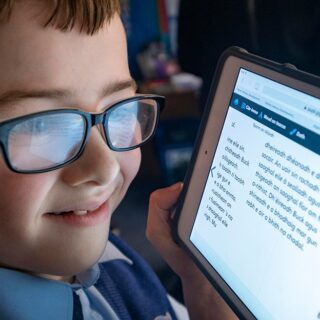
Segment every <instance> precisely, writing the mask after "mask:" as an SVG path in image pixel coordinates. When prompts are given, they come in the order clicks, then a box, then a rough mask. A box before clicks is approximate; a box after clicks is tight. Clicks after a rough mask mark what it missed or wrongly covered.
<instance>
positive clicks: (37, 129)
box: [8, 113, 85, 170]
mask: <svg viewBox="0 0 320 320" xmlns="http://www.w3.org/2000/svg"><path fill="white" fill-rule="evenodd" d="M84 133H85V120H84V118H83V117H82V116H81V115H79V114H76V113H60V114H46V115H41V116H35V117H32V118H28V119H26V120H24V121H22V122H20V123H18V124H17V125H16V126H15V127H13V128H12V130H11V131H10V135H9V140H8V149H9V159H10V162H11V164H12V166H13V167H14V168H16V169H19V170H42V169H47V168H50V167H54V166H57V165H60V164H62V163H64V162H67V161H69V160H70V159H71V158H73V157H74V156H75V155H76V154H77V153H78V152H79V150H80V148H81V145H82V141H83V137H84Z"/></svg>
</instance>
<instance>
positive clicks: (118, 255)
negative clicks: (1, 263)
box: [0, 241, 132, 320]
mask: <svg viewBox="0 0 320 320" xmlns="http://www.w3.org/2000/svg"><path fill="white" fill-rule="evenodd" d="M113 260H123V261H125V262H127V263H129V264H132V261H131V260H130V259H129V258H128V257H126V256H125V255H124V254H123V253H122V252H121V251H120V250H119V249H118V248H117V247H116V246H115V245H114V244H113V243H111V242H110V241H109V242H108V245H107V246H106V250H105V252H104V254H103V255H102V256H101V258H100V260H99V261H98V263H103V262H110V261H113ZM98 263H97V264H95V265H94V266H92V267H91V268H89V269H87V270H85V271H84V272H81V273H79V274H78V275H77V276H76V282H77V283H75V284H69V283H66V282H61V281H55V280H50V279H44V278H41V277H38V276H34V275H31V274H28V273H24V272H21V271H17V270H12V269H5V268H0V283H1V285H0V307H1V308H0V309H1V315H5V314H7V315H10V316H11V315H12V314H13V315H14V316H13V317H11V318H14V319H26V320H29V319H30V320H31V319H46V320H51V319H52V320H56V319H62V320H64V319H72V312H73V297H72V291H73V290H77V289H80V288H89V287H90V286H92V285H94V284H95V283H96V282H97V280H98V279H99V276H100V268H99V265H98ZM10 316H8V318H10Z"/></svg>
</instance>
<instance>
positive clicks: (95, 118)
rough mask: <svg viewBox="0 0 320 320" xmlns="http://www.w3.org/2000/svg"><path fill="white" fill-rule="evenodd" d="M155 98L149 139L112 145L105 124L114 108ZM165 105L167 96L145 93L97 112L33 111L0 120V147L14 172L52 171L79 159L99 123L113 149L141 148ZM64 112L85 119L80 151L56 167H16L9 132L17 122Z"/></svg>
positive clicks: (151, 135) (120, 150) (75, 110)
mask: <svg viewBox="0 0 320 320" xmlns="http://www.w3.org/2000/svg"><path fill="white" fill-rule="evenodd" d="M147 99H149V100H154V101H155V102H156V108H157V112H156V116H155V123H154V129H153V131H152V133H151V134H150V135H149V137H148V138H147V139H145V140H144V141H143V142H141V143H139V144H137V145H134V146H131V147H127V148H116V147H114V146H113V145H112V143H111V141H110V137H109V134H108V130H107V128H106V127H105V126H104V125H103V124H104V123H105V122H106V120H107V118H108V117H109V115H110V114H111V112H112V110H114V109H116V108H118V107H120V106H121V105H123V104H126V103H129V102H134V101H140V100H147ZM164 106H165V97H163V96H160V95H154V94H144V95H137V96H134V97H131V98H127V99H124V100H120V101H118V102H116V103H114V104H112V105H110V106H109V107H108V109H106V110H105V111H103V112H101V113H98V114H95V113H89V112H85V111H82V110H79V109H54V110H48V111H41V112H36V113H32V114H27V115H25V116H21V117H17V118H13V119H9V120H6V121H4V122H0V148H1V151H2V155H3V158H4V160H5V163H6V165H7V166H8V168H9V169H10V170H12V171H13V172H16V173H25V174H33V173H44V172H50V171H53V170H57V169H60V168H63V167H65V166H67V165H69V164H71V163H72V162H74V161H76V160H78V159H79V158H80V157H81V155H82V153H83V151H84V148H85V146H86V144H87V142H88V139H89V136H90V132H91V129H92V127H94V126H95V125H99V124H102V127H103V132H104V135H105V138H106V144H107V146H108V147H109V148H110V149H111V150H113V151H117V152H122V151H130V150H133V149H136V148H140V147H141V146H143V145H144V144H145V143H147V142H148V141H149V140H150V139H151V138H152V137H153V135H154V133H155V130H156V128H157V125H158V122H159V115H160V113H161V111H162V110H163V108H164ZM57 113H59V114H62V113H75V114H78V115H81V116H82V118H83V119H84V120H85V132H84V138H83V140H82V144H81V146H80V148H79V151H78V152H77V154H76V155H75V156H73V157H72V158H71V159H69V160H68V161H66V162H63V163H61V164H59V165H56V166H54V167H50V168H47V169H39V170H20V169H17V168H15V167H14V166H13V165H12V164H11V162H10V160H9V157H8V153H9V152H8V137H9V133H10V131H11V129H12V128H13V127H14V126H15V125H16V124H17V123H20V122H21V121H23V120H26V119H28V118H33V117H35V116H39V115H48V114H57Z"/></svg>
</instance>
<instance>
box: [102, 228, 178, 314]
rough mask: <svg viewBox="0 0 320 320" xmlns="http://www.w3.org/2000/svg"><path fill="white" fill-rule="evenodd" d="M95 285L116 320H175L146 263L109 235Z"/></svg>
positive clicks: (160, 288)
mask: <svg viewBox="0 0 320 320" xmlns="http://www.w3.org/2000/svg"><path fill="white" fill-rule="evenodd" d="M99 268H100V277H99V280H98V281H97V283H96V287H97V289H98V290H99V291H100V293H101V294H102V295H103V296H104V297H107V299H108V302H109V303H110V305H111V307H112V308H113V309H114V310H115V312H116V313H117V315H118V316H119V318H120V319H130V318H133V319H155V318H156V317H158V316H159V315H166V314H170V315H171V317H170V318H168V319H176V316H175V312H174V310H173V308H172V306H171V303H170V301H169V299H168V296H167V293H166V290H165V289H164V288H163V286H162V284H161V282H160V280H159V279H158V277H157V276H156V275H155V273H154V271H153V270H152V269H151V267H150V266H149V265H148V264H147V262H146V261H145V260H144V259H143V258H142V257H141V256H140V255H139V254H138V253H137V252H135V250H133V249H132V248H131V247H130V246H129V245H128V244H127V243H126V242H124V241H123V240H122V239H120V238H119V237H117V236H115V235H114V234H112V233H110V236H109V243H108V244H107V248H106V251H105V253H104V255H103V256H102V257H101V259H100V262H99Z"/></svg>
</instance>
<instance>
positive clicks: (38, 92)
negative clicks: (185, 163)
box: [0, 2, 140, 279]
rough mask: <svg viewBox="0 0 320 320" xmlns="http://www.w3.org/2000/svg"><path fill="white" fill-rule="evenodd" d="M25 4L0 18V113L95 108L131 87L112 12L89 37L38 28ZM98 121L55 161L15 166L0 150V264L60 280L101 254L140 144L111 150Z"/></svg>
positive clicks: (131, 91)
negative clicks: (75, 153)
mask: <svg viewBox="0 0 320 320" xmlns="http://www.w3.org/2000/svg"><path fill="white" fill-rule="evenodd" d="M27 3H29V4H26V2H19V3H18V4H17V5H16V7H15V8H14V11H13V15H12V17H11V19H10V21H9V22H8V23H3V24H1V25H0V42H1V43H2V44H6V45H1V46H0V70H1V73H0V121H3V120H5V119H10V118H13V117H17V116H21V115H24V114H28V113H33V112H38V111H44V110H49V109H57V108H77V109H82V110H84V111H87V112H92V113H99V112H102V111H103V110H104V109H105V108H106V107H107V106H108V105H110V104H111V103H113V102H115V101H117V100H120V99H124V98H128V97H131V96H133V95H134V93H135V87H134V85H133V82H132V80H131V77H130V73H129V70H128V63H127V50H126V42H125V33H124V30H123V27H122V24H121V22H120V19H119V17H115V18H114V19H113V20H112V21H111V23H110V24H108V25H106V26H105V27H104V28H103V29H101V30H100V31H99V32H98V33H97V34H95V35H93V36H88V35H85V34H84V33H79V31H78V30H77V29H76V28H75V29H74V30H72V31H70V32H67V33H63V32H61V31H58V30H56V29H53V28H50V27H47V28H44V27H43V26H42V21H41V19H38V18H37V17H38V16H37V14H38V10H35V9H33V8H32V6H31V5H30V3H32V2H27ZM39 3H40V2H37V5H38V7H37V8H38V9H39ZM40 6H41V5H40ZM30 17H31V18H30ZM99 129H100V128H99V127H94V128H92V131H91V134H90V137H89V141H88V144H87V145H86V148H85V151H84V153H83V154H82V156H81V157H80V158H79V159H78V160H77V161H76V162H74V163H72V164H70V165H68V166H66V167H64V168H62V169H59V170H55V171H52V172H47V173H42V174H17V173H14V172H12V171H10V170H9V169H8V168H7V166H6V165H5V163H4V161H3V159H2V158H0V190H1V198H0V265H2V266H6V267H11V268H16V269H23V270H26V271H29V272H33V273H38V274H47V275H48V277H53V276H61V279H62V277H63V276H72V275H74V274H76V273H78V272H80V271H82V270H84V269H85V268H87V267H89V266H90V265H92V264H93V263H94V262H95V261H96V260H97V259H98V258H99V256H100V255H101V254H102V252H103V250H104V247H105V244H106V240H107V237H108V232H109V224H110V218H111V215H112V212H113V211H114V210H115V208H116V207H117V206H118V204H119V203H120V201H121V200H122V198H123V196H124V195H125V193H126V191H127V188H128V187H129V185H130V183H131V181H132V179H133V178H134V176H135V175H136V173H137V171H138V168H139V164H140V151H139V150H138V149H136V150H133V151H129V152H114V151H111V150H110V149H108V147H107V145H106V142H105V140H104V137H103V135H102V134H101V131H100V130H99Z"/></svg>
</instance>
